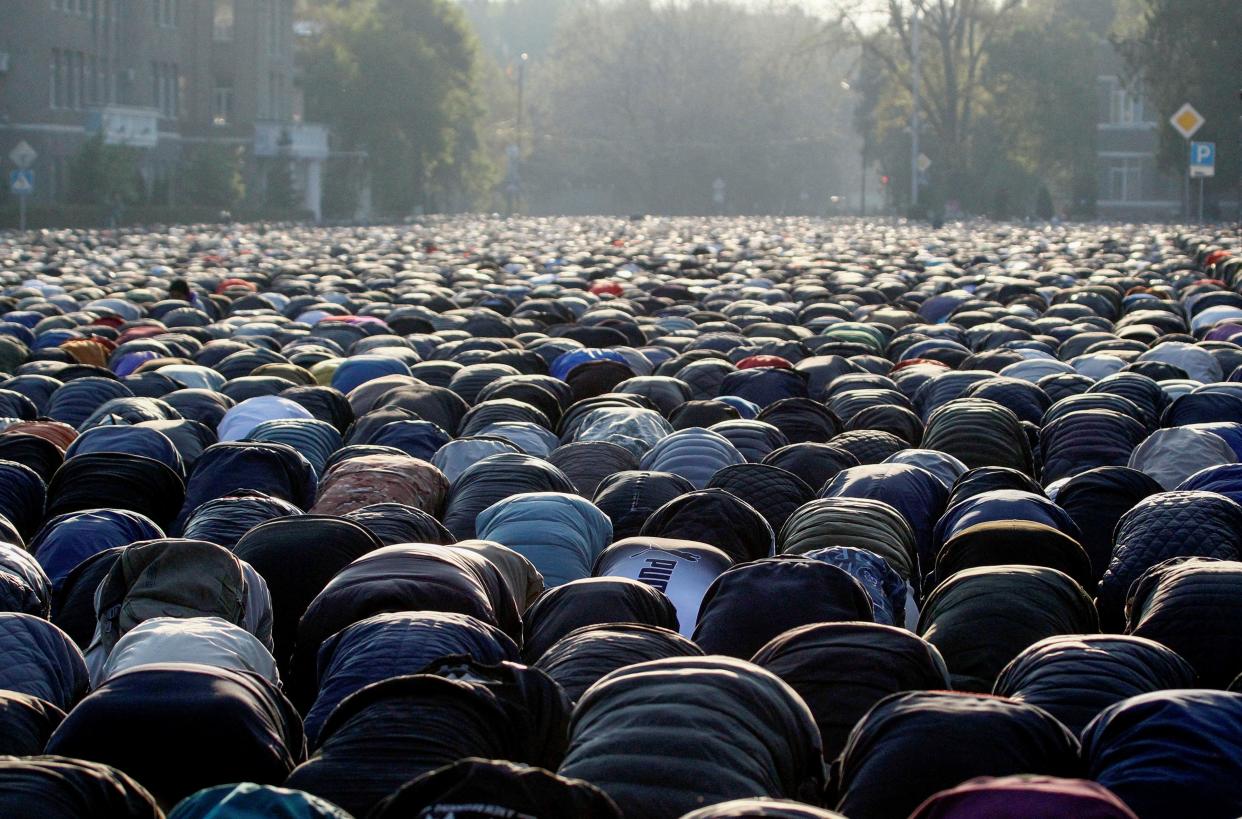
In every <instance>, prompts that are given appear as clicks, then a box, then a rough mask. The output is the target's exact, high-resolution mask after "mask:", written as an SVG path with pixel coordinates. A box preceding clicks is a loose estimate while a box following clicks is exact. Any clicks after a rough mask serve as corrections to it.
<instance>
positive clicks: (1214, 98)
mask: <svg viewBox="0 0 1242 819" xmlns="http://www.w3.org/2000/svg"><path fill="white" fill-rule="evenodd" d="M1139 5H1140V9H1141V23H1140V25H1139V26H1138V27H1137V30H1136V31H1135V32H1133V33H1132V34H1131V35H1130V36H1122V37H1119V38H1118V47H1119V49H1120V50H1121V52H1122V54H1123V55H1124V56H1125V57H1126V61H1127V63H1128V64H1129V65H1130V67H1131V68H1132V69H1133V71H1134V72H1135V75H1136V81H1141V82H1142V83H1143V86H1144V89H1145V91H1146V95H1147V97H1148V99H1150V100H1151V101H1152V103H1154V105H1155V106H1156V109H1157V111H1158V114H1157V115H1156V117H1155V119H1156V120H1157V121H1158V122H1159V123H1160V138H1161V148H1162V151H1161V158H1162V161H1163V164H1164V166H1165V167H1166V168H1168V169H1169V170H1171V171H1175V172H1177V173H1178V174H1184V173H1185V172H1186V166H1187V162H1188V150H1187V147H1186V141H1185V140H1184V139H1183V138H1182V136H1181V134H1179V133H1178V132H1177V131H1175V130H1174V129H1173V128H1172V126H1171V125H1168V124H1167V121H1168V119H1169V117H1170V116H1172V114H1173V113H1174V112H1175V111H1177V109H1178V108H1180V107H1181V106H1182V104H1183V103H1185V102H1190V103H1191V104H1193V105H1194V106H1195V108H1196V109H1198V111H1199V112H1200V113H1201V114H1203V116H1204V118H1205V119H1206V120H1207V122H1206V124H1205V125H1204V126H1203V128H1202V130H1200V131H1199V133H1198V134H1196V135H1195V139H1196V140H1199V141H1206V142H1215V143H1216V145H1217V160H1216V162H1217V166H1216V177H1215V179H1212V180H1209V183H1208V188H1207V189H1208V194H1209V196H1211V197H1212V198H1213V199H1215V198H1217V197H1219V195H1220V193H1221V192H1223V191H1225V190H1228V189H1230V188H1232V187H1233V186H1235V185H1238V184H1239V160H1240V159H1242V157H1240V156H1239V154H1240V151H1239V148H1238V146H1239V134H1238V114H1239V113H1240V110H1239V101H1238V90H1239V87H1242V48H1239V47H1238V32H1239V31H1242V3H1238V2H1237V0H1139ZM1239 195H1242V191H1239Z"/></svg>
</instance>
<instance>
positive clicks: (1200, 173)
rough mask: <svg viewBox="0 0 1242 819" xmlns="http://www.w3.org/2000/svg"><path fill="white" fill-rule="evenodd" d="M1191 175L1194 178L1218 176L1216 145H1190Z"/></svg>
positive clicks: (1199, 143)
mask: <svg viewBox="0 0 1242 819" xmlns="http://www.w3.org/2000/svg"><path fill="white" fill-rule="evenodd" d="M1190 175H1191V176H1192V177H1199V178H1203V177H1209V176H1216V143H1215V142H1192V143H1190Z"/></svg>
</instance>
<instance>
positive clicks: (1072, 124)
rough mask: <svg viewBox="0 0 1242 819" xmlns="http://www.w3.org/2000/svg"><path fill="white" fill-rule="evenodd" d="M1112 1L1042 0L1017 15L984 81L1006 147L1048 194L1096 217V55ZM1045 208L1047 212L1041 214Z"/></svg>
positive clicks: (1041, 198)
mask: <svg viewBox="0 0 1242 819" xmlns="http://www.w3.org/2000/svg"><path fill="white" fill-rule="evenodd" d="M1113 5H1114V3H1113V2H1112V0H1041V2H1034V3H1031V4H1029V5H1028V6H1026V7H1025V8H1023V9H1022V10H1021V12H1019V13H1018V14H1016V15H1015V17H1014V21H1013V25H1012V26H1010V27H1008V28H1007V30H1005V31H1004V32H1002V33H1001V34H1000V35H999V36H998V37H996V39H995V41H994V42H993V44H992V46H991V48H990V54H989V57H988V63H987V70H986V71H985V74H984V82H985V85H986V87H987V88H988V89H989V93H990V94H991V95H992V97H993V98H994V99H996V100H998V101H999V103H998V104H997V105H995V106H993V110H992V114H991V115H992V116H993V117H995V118H996V120H997V122H998V124H999V126H1000V132H1001V133H1002V134H1003V138H1004V140H1005V142H1006V145H1005V148H1006V150H1007V152H1008V154H1009V155H1010V156H1011V157H1012V158H1013V160H1014V161H1015V163H1016V164H1017V166H1018V167H1019V168H1020V169H1021V170H1022V171H1023V172H1024V173H1027V174H1029V175H1030V176H1031V178H1032V180H1033V181H1035V180H1037V181H1038V191H1039V204H1038V205H1037V207H1036V211H1037V212H1041V211H1044V210H1045V209H1046V208H1047V207H1048V206H1047V203H1046V202H1044V196H1045V195H1046V196H1048V197H1049V198H1052V199H1057V200H1060V201H1062V202H1064V203H1066V204H1067V205H1068V210H1069V211H1070V212H1071V213H1073V214H1074V215H1077V216H1090V215H1091V214H1092V212H1093V210H1094V200H1095V190H1096V187H1097V183H1096V175H1097V167H1096V163H1097V157H1096V134H1097V126H1096V123H1097V120H1098V117H1097V111H1096V105H1097V101H1096V75H1097V73H1098V71H1097V67H1096V60H1097V54H1098V53H1099V50H1100V49H1101V48H1107V47H1109V46H1108V45H1107V37H1108V32H1109V30H1110V28H1111V26H1112V24H1113V11H1114V9H1113ZM1040 215H1042V213H1040Z"/></svg>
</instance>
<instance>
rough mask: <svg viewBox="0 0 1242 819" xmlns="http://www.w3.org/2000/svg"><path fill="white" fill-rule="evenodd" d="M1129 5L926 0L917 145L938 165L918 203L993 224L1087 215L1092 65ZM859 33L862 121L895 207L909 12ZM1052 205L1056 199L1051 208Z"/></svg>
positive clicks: (1091, 184)
mask: <svg viewBox="0 0 1242 819" xmlns="http://www.w3.org/2000/svg"><path fill="white" fill-rule="evenodd" d="M1128 1H1129V0H1030V2H1027V3H1025V4H1022V5H1019V4H1017V3H1015V2H1012V0H993V1H992V2H975V1H974V0H945V2H943V3H934V4H925V6H924V8H925V9H927V16H926V17H925V19H924V20H923V23H922V38H921V42H922V64H923V73H922V77H923V82H922V99H923V106H922V128H921V129H920V137H921V140H920V148H921V150H922V152H923V153H925V154H927V155H928V156H929V157H930V158H931V159H932V161H933V165H932V168H931V171H930V173H929V175H928V180H927V184H926V186H925V187H924V188H923V189H922V190H921V198H922V199H923V201H924V204H925V205H926V206H927V208H928V210H929V211H931V212H938V211H939V209H941V208H943V207H944V206H945V205H946V204H947V203H948V202H950V201H956V202H957V203H958V204H959V205H960V206H961V208H962V210H963V211H964V212H966V213H982V214H987V215H989V216H993V217H997V218H1011V217H1024V216H1031V215H1040V216H1042V215H1044V214H1046V213H1048V212H1049V211H1052V212H1056V211H1057V210H1064V211H1065V212H1067V213H1069V214H1070V215H1073V216H1078V217H1087V216H1090V215H1092V213H1093V211H1094V203H1095V191H1096V186H1097V180H1096V174H1097V167H1096V163H1097V157H1096V133H1097V125H1096V124H1097V99H1096V82H1097V76H1098V74H1099V69H1098V66H1097V60H1098V58H1099V56H1100V54H1101V50H1102V49H1108V48H1109V45H1108V42H1107V39H1106V38H1107V36H1108V34H1109V32H1110V29H1111V27H1112V26H1113V25H1114V23H1115V19H1116V18H1117V16H1118V15H1117V7H1118V6H1119V5H1123V4H1124V3H1126V2H1128ZM889 17H890V25H889V26H888V27H885V28H883V29H879V30H869V31H868V32H865V33H864V32H862V31H857V32H856V33H857V36H858V38H859V41H860V44H861V45H862V47H863V49H864V51H863V60H862V62H861V67H860V75H861V76H860V83H859V86H858V88H859V91H860V93H861V95H862V101H861V104H860V106H859V115H858V116H857V117H856V122H857V126H858V127H859V129H860V131H861V132H862V133H863V134H864V138H865V139H866V140H867V142H868V144H869V146H870V148H871V150H872V152H873V154H874V156H875V157H876V159H877V161H878V162H879V163H880V165H881V167H882V168H883V171H884V172H885V173H887V174H888V175H889V176H891V177H892V184H891V185H890V186H889V194H890V197H891V201H892V204H894V205H896V206H897V207H899V208H901V209H904V208H905V207H906V206H907V205H908V202H909V191H910V133H909V121H910V106H911V89H910V79H909V78H910V73H911V70H912V69H911V65H912V60H911V56H912V51H913V49H912V46H911V21H910V19H909V6H908V5H907V4H902V3H898V2H895V1H894V2H891V3H890V4H889ZM1049 200H1051V202H1049Z"/></svg>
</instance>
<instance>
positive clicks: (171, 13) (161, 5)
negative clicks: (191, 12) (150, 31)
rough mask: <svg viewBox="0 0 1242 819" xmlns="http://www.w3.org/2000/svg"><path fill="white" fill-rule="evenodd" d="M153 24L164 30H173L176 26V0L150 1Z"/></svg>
mask: <svg viewBox="0 0 1242 819" xmlns="http://www.w3.org/2000/svg"><path fill="white" fill-rule="evenodd" d="M151 10H152V12H153V13H154V17H155V24H156V25H157V26H162V27H164V28H175V27H176V25H177V0H151Z"/></svg>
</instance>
